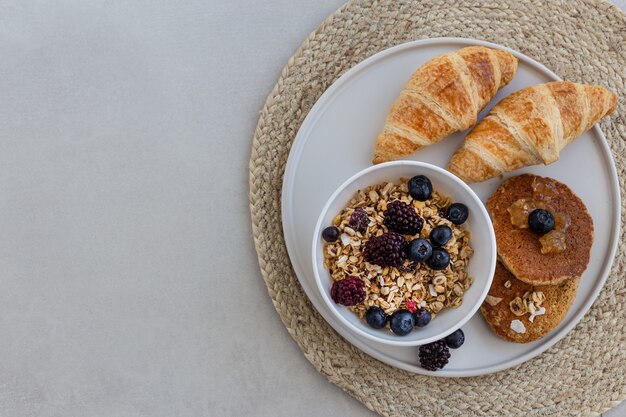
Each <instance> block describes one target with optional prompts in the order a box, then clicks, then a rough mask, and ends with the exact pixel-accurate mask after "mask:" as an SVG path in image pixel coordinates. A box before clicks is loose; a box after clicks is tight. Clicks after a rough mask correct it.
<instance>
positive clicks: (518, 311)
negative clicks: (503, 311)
mask: <svg viewBox="0 0 626 417" xmlns="http://www.w3.org/2000/svg"><path fill="white" fill-rule="evenodd" d="M509 308H510V309H511V312H512V313H513V314H515V315H516V316H517V317H521V316H523V315H524V314H526V313H527V312H528V308H527V306H526V304H524V302H523V301H522V299H521V298H519V297H515V298H514V299H513V300H512V301H511V302H510V303H509Z"/></svg>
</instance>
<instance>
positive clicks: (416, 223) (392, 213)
mask: <svg viewBox="0 0 626 417" xmlns="http://www.w3.org/2000/svg"><path fill="white" fill-rule="evenodd" d="M383 215H384V216H385V226H387V227H388V228H389V230H392V231H394V232H398V233H400V234H403V235H416V234H418V233H419V232H420V231H421V230H422V226H423V225H424V220H422V218H421V217H420V216H419V215H418V214H417V212H416V211H415V209H414V208H413V207H412V206H410V205H408V204H407V203H403V202H402V201H394V202H392V203H389V204H388V205H387V210H385V212H384V213H383Z"/></svg>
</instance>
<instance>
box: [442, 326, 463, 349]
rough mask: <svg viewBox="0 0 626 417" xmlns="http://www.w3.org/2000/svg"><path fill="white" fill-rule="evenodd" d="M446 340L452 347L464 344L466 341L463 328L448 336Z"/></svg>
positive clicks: (455, 347) (456, 347)
mask: <svg viewBox="0 0 626 417" xmlns="http://www.w3.org/2000/svg"><path fill="white" fill-rule="evenodd" d="M445 340H446V345H448V347H449V348H450V349H458V348H460V347H461V346H463V343H465V334H464V333H463V330H461V329H458V330H457V331H456V332H454V333H452V334H449V335H448V336H446V339H445Z"/></svg>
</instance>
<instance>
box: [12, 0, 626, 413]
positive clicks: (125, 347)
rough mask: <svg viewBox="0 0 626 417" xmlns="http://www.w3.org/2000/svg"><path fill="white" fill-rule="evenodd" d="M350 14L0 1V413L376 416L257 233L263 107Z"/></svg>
mask: <svg viewBox="0 0 626 417" xmlns="http://www.w3.org/2000/svg"><path fill="white" fill-rule="evenodd" d="M618 3H619V5H620V7H624V6H625V5H626V4H625V3H626V1H624V0H622V1H619V2H618ZM341 4H342V0H324V1H315V2H312V1H306V0H266V1H263V2H258V1H253V0H237V1H228V2H227V1H224V2H222V1H217V0H209V1H208V2H207V1H206V0H204V1H202V0H200V1H187V2H173V1H165V0H159V1H151V2H148V1H134V2H120V1H103V0H93V1H90V2H84V1H78V0H58V1H56V2H50V1H43V0H40V1H19V2H18V1H0V56H1V57H2V59H0V97H1V99H0V195H2V196H3V198H2V199H1V200H0V235H1V236H2V239H0V267H1V269H2V274H1V275H0V283H1V286H2V288H3V291H2V292H0V334H2V336H3V337H2V341H1V342H0V415H2V416H50V417H52V416H68V417H81V416H85V417H100V416H124V417H135V416H137V417H138V416H150V417H156V416H163V417H172V416H209V415H210V416H245V415H248V416H295V415H298V416H305V417H306V416H328V415H349V416H366V415H374V413H372V412H370V411H368V410H367V409H366V408H365V407H364V406H363V405H361V404H360V403H359V402H357V401H356V400H354V399H352V398H351V397H350V396H348V395H347V394H345V393H343V392H342V391H341V390H340V389H338V388H337V387H335V386H334V385H332V384H330V383H329V382H327V380H326V378H325V377H323V376H322V375H320V374H319V373H317V372H316V371H315V369H314V368H313V366H312V365H310V364H309V363H308V362H307V360H306V359H305V358H304V356H303V355H302V354H301V353H300V351H299V349H298V347H297V346H296V344H295V342H293V340H292V339H291V337H290V336H289V335H288V333H287V331H286V330H285V328H284V327H283V325H282V323H281V321H280V319H279V317H278V315H277V313H276V311H275V310H274V307H273V306H272V304H271V301H270V299H269V297H268V296H267V292H266V289H265V285H264V283H263V280H262V278H261V275H260V272H259V269H258V265H257V261H256V254H255V251H254V247H253V244H252V239H251V237H250V236H251V227H250V217H249V210H248V171H247V164H248V158H249V156H250V143H251V138H252V133H253V130H254V127H255V125H256V122H257V118H258V110H259V109H260V108H261V105H262V104H263V102H264V100H265V97H266V96H267V94H268V93H269V91H270V89H271V88H272V86H273V85H274V83H275V81H276V79H277V77H278V74H279V73H280V70H281V68H282V67H283V65H284V64H285V63H286V61H287V59H288V58H289V57H290V56H291V55H292V53H293V52H294V51H295V50H296V48H297V47H298V45H299V44H300V43H301V42H302V40H304V38H305V37H306V36H307V34H308V33H310V32H311V31H313V30H314V29H315V28H316V26H317V25H318V24H319V23H320V22H321V21H322V20H323V19H324V18H325V17H326V16H327V15H329V14H330V13H332V12H333V11H334V10H335V9H336V8H338V7H339V6H340V5H341ZM605 416H611V417H616V416H626V405H625V406H621V407H618V408H617V409H616V410H614V411H611V412H609V413H606V414H605Z"/></svg>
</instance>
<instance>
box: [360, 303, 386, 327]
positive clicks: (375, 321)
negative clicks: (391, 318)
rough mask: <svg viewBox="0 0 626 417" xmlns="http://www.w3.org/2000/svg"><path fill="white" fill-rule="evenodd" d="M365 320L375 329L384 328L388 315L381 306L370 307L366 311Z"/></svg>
mask: <svg viewBox="0 0 626 417" xmlns="http://www.w3.org/2000/svg"><path fill="white" fill-rule="evenodd" d="M365 321H366V322H367V324H369V325H370V326H371V327H373V328H374V329H382V328H383V327H385V324H387V315H386V314H385V312H384V311H383V309H382V308H380V307H370V308H369V309H368V310H367V311H366V312H365Z"/></svg>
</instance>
